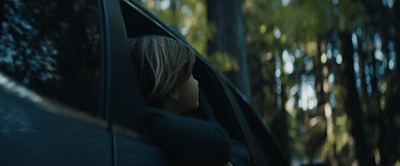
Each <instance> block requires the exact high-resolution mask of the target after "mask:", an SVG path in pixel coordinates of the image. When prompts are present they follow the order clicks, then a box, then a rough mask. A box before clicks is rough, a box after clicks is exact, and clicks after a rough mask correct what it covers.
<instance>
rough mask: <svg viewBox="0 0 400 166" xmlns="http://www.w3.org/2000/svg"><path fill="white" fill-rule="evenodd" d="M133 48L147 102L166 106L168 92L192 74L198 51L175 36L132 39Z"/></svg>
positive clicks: (138, 74)
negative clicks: (195, 51) (174, 37)
mask: <svg viewBox="0 0 400 166" xmlns="http://www.w3.org/2000/svg"><path fill="white" fill-rule="evenodd" d="M129 47H130V55H131V56H132V58H133V62H134V66H135V69H136V72H137V76H138V78H139V83H140V85H141V88H142V92H143V95H144V97H145V100H146V103H147V104H148V105H152V106H155V107H159V108H161V107H163V106H164V101H165V100H166V99H167V97H168V94H169V93H170V92H171V91H172V90H173V89H175V88H177V87H179V86H180V85H182V84H183V83H184V82H185V81H186V80H188V79H189V77H190V75H191V74H192V70H193V66H194V63H195V53H194V51H193V50H191V49H189V48H188V47H186V46H185V45H184V44H183V43H181V42H179V41H177V40H174V39H172V38H168V37H165V36H153V35H152V36H142V37H140V38H138V39H130V40H129Z"/></svg>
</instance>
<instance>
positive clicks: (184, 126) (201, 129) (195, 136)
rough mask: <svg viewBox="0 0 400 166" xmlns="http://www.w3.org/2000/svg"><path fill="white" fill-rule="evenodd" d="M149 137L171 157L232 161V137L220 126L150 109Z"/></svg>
mask: <svg viewBox="0 0 400 166" xmlns="http://www.w3.org/2000/svg"><path fill="white" fill-rule="evenodd" d="M147 114H148V115H149V125H150V135H151V136H152V137H153V138H154V139H155V142H156V143H157V144H158V145H159V146H160V147H161V148H162V149H163V150H165V151H168V152H169V153H171V154H172V155H176V156H179V157H182V158H187V159H194V160H203V159H204V160H220V159H224V158H225V159H226V160H228V159H229V154H230V147H229V143H230V141H229V135H228V133H227V132H226V131H225V130H224V129H223V128H222V127H221V126H219V125H218V124H216V123H212V122H206V121H203V120H200V119H195V118H191V117H185V116H181V115H174V114H170V113H168V112H165V111H163V110H160V109H157V108H152V107H149V108H148V109H147Z"/></svg>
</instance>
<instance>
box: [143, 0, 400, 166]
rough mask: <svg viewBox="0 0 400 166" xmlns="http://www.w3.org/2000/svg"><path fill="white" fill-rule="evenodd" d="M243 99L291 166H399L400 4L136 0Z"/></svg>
mask: <svg viewBox="0 0 400 166" xmlns="http://www.w3.org/2000/svg"><path fill="white" fill-rule="evenodd" d="M139 2H141V3H142V4H143V5H144V6H145V7H146V8H147V9H148V10H150V11H151V12H153V13H154V14H155V15H156V16H157V17H158V18H160V19H161V20H162V21H163V22H165V23H167V24H168V25H170V26H171V27H173V28H174V29H175V30H176V31H178V32H179V33H181V34H182V36H183V37H184V38H185V40H187V41H188V42H189V43H190V44H191V45H192V46H193V47H195V49H196V50H197V51H199V52H200V54H202V56H204V57H205V58H207V59H208V60H209V61H210V62H212V64H213V65H214V66H215V67H216V68H217V69H219V70H220V71H222V72H223V73H224V74H225V76H226V77H227V78H228V79H230V80H231V81H232V82H233V83H234V84H235V85H236V86H237V87H238V88H239V90H240V91H241V92H242V93H243V95H244V96H246V98H247V100H248V101H249V103H251V104H252V105H253V107H254V108H255V110H256V111H257V112H258V113H259V114H260V115H261V117H263V118H264V120H265V122H266V123H267V124H268V125H269V126H270V128H271V130H272V132H273V133H274V135H275V136H276V138H277V140H278V142H279V144H280V146H281V147H282V149H283V151H284V152H285V153H286V154H287V155H288V156H289V157H290V159H291V163H292V165H307V164H324V165H334V166H335V165H352V166H356V165H361V166H368V165H382V166H393V165H395V166H400V111H399V110H400V109H399V108H398V106H399V103H400V93H399V86H400V74H399V70H398V64H399V59H400V58H398V57H397V54H398V53H399V51H400V50H399V49H400V24H399V20H400V19H399V18H400V2H399V1H396V0H229V1H221V0H220V1H217V0H197V1H192V0H139Z"/></svg>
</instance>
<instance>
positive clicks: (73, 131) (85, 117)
mask: <svg viewBox="0 0 400 166" xmlns="http://www.w3.org/2000/svg"><path fill="white" fill-rule="evenodd" d="M0 8H1V10H0V14H1V15H0V21H1V22H0V25H1V30H0V33H1V37H0V119H1V120H0V142H1V144H2V147H1V148H0V165H107V166H111V165H114V166H116V165H164V164H165V163H164V154H163V152H162V151H161V150H160V149H159V148H157V147H156V146H153V145H152V144H151V143H149V142H148V139H147V137H146V135H144V134H143V133H145V131H146V129H147V126H146V125H147V124H146V120H145V119H146V116H147V115H146V114H145V110H146V105H145V102H144V99H143V96H142V95H141V90H140V88H139V86H138V83H137V80H136V76H135V71H134V67H133V63H132V60H131V57H130V55H129V53H128V47H127V43H128V39H129V38H134V37H138V36H141V35H148V34H156V35H164V36H169V37H172V38H175V39H176V40H179V41H181V42H182V43H184V44H185V45H187V46H188V47H189V48H191V49H193V47H191V46H190V44H189V43H187V42H186V41H185V40H184V39H183V38H182V37H181V36H180V35H179V34H178V33H176V32H175V31H174V30H172V29H170V28H169V27H168V26H167V25H166V24H164V23H163V22H162V21H160V20H159V19H157V18H156V17H155V16H154V15H152V14H151V13H150V12H149V11H148V10H146V9H145V8H144V7H143V6H141V5H140V4H139V3H138V2H136V1H133V0H70V1H63V0H54V1H50V2H49V1H45V0H29V1H28V0H22V1H16V0H5V1H1V2H0ZM193 50H194V49H193ZM196 53H197V52H196ZM193 73H194V75H195V76H196V79H197V80H199V82H200V84H199V88H200V108H199V109H198V110H195V111H191V112H188V113H186V115H185V116H192V117H196V118H202V119H204V120H208V121H214V122H216V123H219V124H220V125H221V126H223V127H224V128H225V129H226V130H227V131H228V132H229V134H230V136H231V137H232V138H233V139H235V140H237V141H239V142H242V143H243V144H245V145H246V146H247V147H248V149H249V151H250V154H251V158H252V161H253V165H257V166H258V165H260V166H261V165H288V163H289V162H288V160H287V159H286V158H285V156H284V155H283V153H282V152H281V149H280V148H279V146H278V145H277V143H276V141H275V140H274V137H273V136H272V134H271V132H270V131H269V129H268V126H267V125H266V124H265V123H264V122H263V120H262V118H260V116H259V115H257V113H256V112H255V111H254V110H253V109H252V107H251V106H250V105H249V104H248V102H247V101H246V100H245V98H244V97H243V95H241V93H240V92H239V91H238V90H237V89H236V88H235V87H234V86H233V85H232V84H231V83H230V82H229V81H228V80H227V79H226V78H225V77H224V76H223V75H222V74H220V72H219V71H217V70H216V69H215V68H214V67H213V66H212V65H211V64H210V63H209V62H208V61H207V60H206V59H204V58H203V57H202V56H201V55H200V54H199V53H197V55H196V65H195V68H194V71H193Z"/></svg>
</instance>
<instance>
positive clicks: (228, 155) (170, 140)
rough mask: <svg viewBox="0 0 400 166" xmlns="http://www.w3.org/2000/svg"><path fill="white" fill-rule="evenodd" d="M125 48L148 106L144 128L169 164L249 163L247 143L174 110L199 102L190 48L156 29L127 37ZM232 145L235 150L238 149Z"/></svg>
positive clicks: (183, 108)
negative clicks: (135, 36) (127, 48)
mask: <svg viewBox="0 0 400 166" xmlns="http://www.w3.org/2000/svg"><path fill="white" fill-rule="evenodd" d="M129 49H130V55H131V56H132V59H133V63H134V66H135V69H136V72H137V77H138V80H139V84H140V86H141V89H142V93H143V96H144V99H145V101H146V104H147V105H148V106H149V107H148V109H147V111H146V112H147V114H148V115H149V126H150V129H149V133H148V134H149V135H150V137H151V138H153V143H154V144H156V145H157V146H158V147H160V148H161V149H162V150H163V151H164V152H165V154H166V155H167V158H168V159H169V162H170V164H171V165H219V166H221V165H236V166H239V165H246V163H247V164H249V163H250V157H249V154H248V151H247V149H246V147H245V146H244V145H242V144H240V143H239V142H237V141H233V140H231V139H230V138H229V134H228V133H227V132H226V131H225V130H224V129H223V128H222V127H221V126H219V125H218V124H216V123H212V122H206V121H203V120H200V119H195V118H191V117H186V116H181V115H179V114H180V113H182V112H186V111H189V110H194V109H197V108H198V107H199V87H198V84H199V83H198V81H197V80H196V79H195V77H193V74H192V71H193V67H194V64H195V53H194V51H193V50H191V49H189V48H188V47H187V46H185V45H184V44H183V43H181V42H179V41H177V40H174V39H172V38H169V37H165V36H157V35H146V36H141V37H139V38H135V39H130V40H129ZM238 149H239V150H238ZM232 150H238V151H240V153H239V155H238V154H235V153H232ZM243 151H244V153H243ZM241 158H243V159H241ZM232 162H233V163H232Z"/></svg>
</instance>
